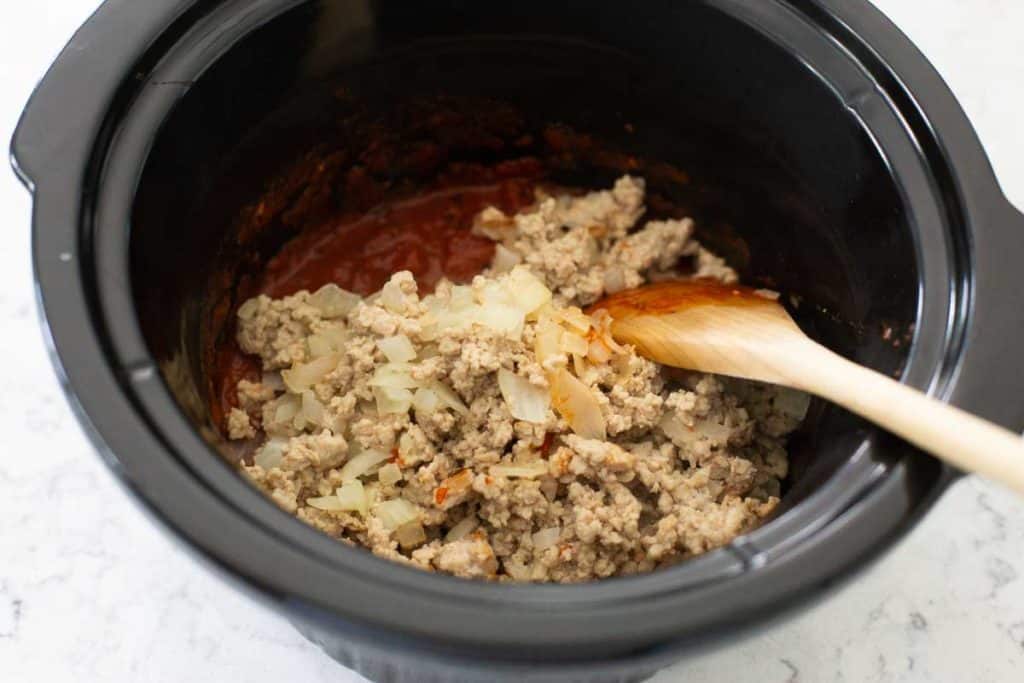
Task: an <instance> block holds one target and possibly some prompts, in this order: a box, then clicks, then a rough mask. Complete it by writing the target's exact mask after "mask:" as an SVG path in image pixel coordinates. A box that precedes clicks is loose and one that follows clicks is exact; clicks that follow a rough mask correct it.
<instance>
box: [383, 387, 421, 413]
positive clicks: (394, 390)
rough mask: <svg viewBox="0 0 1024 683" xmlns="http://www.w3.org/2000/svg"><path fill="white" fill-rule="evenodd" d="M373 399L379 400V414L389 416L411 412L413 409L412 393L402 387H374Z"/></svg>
mask: <svg viewBox="0 0 1024 683" xmlns="http://www.w3.org/2000/svg"><path fill="white" fill-rule="evenodd" d="M373 397H374V398H375V399H377V413H378V414H380V415H389V414H392V413H395V414H402V413H407V412H409V408H411V407H412V392H411V391H409V390H408V389H402V388H400V387H374V388H373Z"/></svg>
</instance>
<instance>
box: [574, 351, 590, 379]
mask: <svg viewBox="0 0 1024 683" xmlns="http://www.w3.org/2000/svg"><path fill="white" fill-rule="evenodd" d="M572 369H573V370H574V371H575V372H576V376H577V377H583V376H584V375H585V374H586V372H587V364H586V362H584V360H583V356H581V355H580V354H578V353H574V354H572Z"/></svg>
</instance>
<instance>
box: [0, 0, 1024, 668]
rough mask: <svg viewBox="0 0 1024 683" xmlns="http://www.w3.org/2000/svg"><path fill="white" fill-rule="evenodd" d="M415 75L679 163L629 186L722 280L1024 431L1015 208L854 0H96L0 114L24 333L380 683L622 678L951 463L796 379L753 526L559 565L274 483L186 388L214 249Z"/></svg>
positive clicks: (693, 636)
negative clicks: (812, 405)
mask: <svg viewBox="0 0 1024 683" xmlns="http://www.w3.org/2000/svg"><path fill="white" fill-rule="evenodd" d="M416 96H423V97H434V96H444V97H450V98H453V99H450V100H447V101H449V102H456V103H458V102H461V101H463V100H460V99H459V98H468V99H466V100H465V101H480V100H481V99H483V100H485V101H500V102H502V103H505V105H508V106H509V107H512V108H514V110H515V111H516V112H518V114H516V116H518V117H520V118H517V119H516V121H518V123H516V125H520V126H523V127H529V126H530V125H534V123H536V124H537V125H544V124H545V123H552V122H554V123H557V124H558V125H560V126H566V127H569V128H571V129H572V130H574V131H583V132H584V133H585V134H586V135H589V136H592V139H600V140H602V141H603V142H602V144H607V145H608V146H609V148H612V149H615V150H619V151H621V152H622V153H623V154H626V155H632V156H631V157H630V158H634V157H635V158H642V159H648V160H659V161H662V162H665V163H666V164H671V168H673V169H678V170H680V171H681V173H668V174H662V176H658V174H656V173H653V172H652V178H651V179H649V182H650V183H651V185H652V188H653V189H655V190H657V191H658V192H660V193H661V194H662V195H664V196H666V197H669V198H670V199H673V200H674V201H676V202H677V204H679V205H682V206H685V207H687V209H688V210H689V211H690V212H691V213H693V214H694V215H695V216H696V218H697V219H698V220H699V222H700V224H701V225H702V226H703V228H704V232H703V238H704V239H706V240H708V241H709V242H711V243H716V240H717V241H718V242H720V243H721V245H722V248H723V249H727V248H728V245H729V244H732V245H736V244H740V245H741V247H742V248H741V249H739V250H738V251H737V252H736V253H737V254H738V256H736V258H738V260H739V265H740V266H741V267H742V269H743V271H744V275H745V277H747V278H748V279H750V280H751V281H754V282H765V283H768V284H771V285H773V286H776V287H778V288H780V289H782V290H783V291H784V292H786V293H787V295H790V299H791V301H793V302H798V303H799V307H798V311H799V314H800V315H801V316H802V321H803V322H804V323H805V324H806V325H807V326H808V329H809V330H811V331H812V334H814V335H815V336H817V337H818V338H819V339H821V340H823V341H824V342H825V343H827V344H828V345H830V346H832V347H833V348H835V349H837V350H838V351H840V352H842V353H843V354H845V355H847V356H849V357H852V358H854V359H855V360H857V361H858V362H860V363H863V364H865V365H868V366H871V367H875V368H877V369H880V370H883V371H886V372H891V373H894V374H898V375H899V376H901V377H902V380H903V381H904V382H907V383H908V384H911V385H913V386H916V387H919V388H921V389H923V390H926V391H929V392H931V393H932V394H934V395H937V396H939V397H942V398H943V399H945V400H948V401H950V402H951V403H955V404H957V405H959V406H961V407H963V408H966V409H967V410H970V411H972V412H975V413H978V414H979V415H982V416H984V417H986V418H988V419H991V420H993V421H995V422H998V423H1000V424H1003V425H1005V426H1007V427H1010V428H1014V429H1018V430H1019V429H1020V428H1021V427H1022V426H1024V401H1021V400H1020V395H1021V392H1020V389H1021V386H1022V384H1024V381H1022V376H1024V355H1022V354H1021V353H1020V349H1021V348H1022V345H1024V313H1022V311H1024V309H1022V307H1021V303H1020V298H1021V294H1022V285H1024V269H1022V267H1021V264H1024V218H1022V217H1021V215H1020V214H1019V213H1018V212H1017V211H1016V210H1015V209H1013V208H1012V207H1011V206H1010V204H1009V203H1008V202H1007V201H1006V199H1005V198H1004V197H1003V195H1002V194H1001V192H1000V191H999V188H998V186H997V184H996V182H995V179H994V177H993V174H992V170H991V168H990V166H989V163H988V161H987V159H986V158H985V155H984V153H983V151H982V148H981V146H980V144H979V142H978V140H977V138H976V136H975V134H974V132H973V130H972V129H971V126H970V124H969V123H968V121H967V120H966V118H965V116H964V114H963V112H962V111H961V109H960V107H959V106H958V105H957V103H956V101H955V100H954V98H953V96H952V95H951V93H950V92H949V90H948V89H947V88H946V86H945V85H944V84H943V83H942V81H941V80H940V78H939V77H938V75H937V74H936V73H935V71H934V70H933V69H932V68H931V67H930V66H929V65H928V63H927V62H926V61H925V60H924V58H923V57H922V56H921V55H920V54H919V53H918V52H917V50H916V49H915V48H914V47H913V46H912V45H911V44H910V43H909V42H908V41H907V39H906V38H905V37H904V36H903V35H901V34H900V33H899V32H898V31H897V30H896V29H895V28H894V27H893V26H892V25H891V24H890V23H889V22H888V21H887V20H886V19H885V18H884V17H883V16H882V15H881V14H880V13H879V12H878V11H876V10H875V9H874V8H872V7H871V6H870V5H869V4H868V3H867V2H864V1H863V0H843V1H840V0H802V1H801V0H792V1H789V2H784V1H782V0H759V1H758V2H747V1H744V0H706V1H704V2H680V1H677V0H671V1H670V0H651V1H649V2H642V3H636V2H635V3H622V2H564V3H550V2H533V1H532V0H519V1H517V2H512V3H500V4H499V3H483V2H470V1H467V0H447V1H443V2H433V3H397V2H374V1H370V0H338V1H335V2H331V1H321V2H317V1H305V2H304V1H301V0H220V1H204V0H179V1H175V2H170V1H168V0H108V1H107V2H106V3H105V4H103V6H102V7H100V9H99V10H98V11H97V12H96V14H95V15H94V16H93V17H92V18H91V19H90V20H89V21H88V22H87V23H86V24H85V25H84V26H83V27H82V28H81V30H80V31H79V32H78V33H77V34H76V35H75V37H74V38H73V39H72V41H71V42H70V43H69V45H68V46H67V48H66V49H65V50H64V51H63V52H62V53H61V55H60V56H59V57H58V59H57V61H56V62H55V63H54V65H53V67H52V68H51V69H50V71H49V73H48V74H47V75H46V77H45V79H44V80H43V81H42V83H41V84H40V86H39V87H38V89H37V90H36V92H35V94H34V95H33V96H32V99H31V101H30V102H29V104H28V106H27V107H26V110H25V113H24V115H23V118H22V120H21V123H20V125H19V127H18V130H17V132H16V133H15V136H14V141H13V149H12V156H13V163H14V165H15V168H16V170H17V172H18V174H19V176H20V177H21V179H22V180H23V181H24V183H25V184H26V186H27V187H28V188H29V189H30V190H31V192H32V194H33V198H34V214H33V237H34V239H33V257H34V260H35V273H36V278H37V283H38V291H39V297H40V301H41V307H42V310H43V314H44V317H45V330H46V334H47V340H46V341H47V344H48V345H49V346H50V348H51V350H52V352H53V359H54V363H55V366H56V368H57V371H58V373H59V375H60V378H61V381H62V382H63V383H64V386H65V387H66V390H67V394H68V397H69V400H70V402H71V404H72V405H73V407H74V409H75V412H76V413H77V415H78V417H79V419H80V420H81V422H82V424H83V425H84V427H85V429H86V431H87V432H88V433H89V435H90V437H91V438H92V439H93V441H94V443H95V444H96V447H97V449H98V450H99V452H100V453H101V454H102V456H103V457H104V458H105V460H106V462H107V463H108V464H109V466H110V467H111V468H112V469H113V470H114V471H115V472H116V473H117V474H118V476H119V477H120V479H121V480H122V481H123V482H124V484H125V485H126V486H127V487H128V488H129V489H130V490H131V491H132V492H133V493H134V494H135V495H136V497H137V499H138V500H139V501H140V502H141V503H142V506H143V507H144V508H145V509H146V510H148V511H149V512H150V513H151V514H152V516H153V517H155V518H156V519H157V520H159V522H160V524H161V525H162V526H163V527H164V528H166V529H169V530H170V531H171V532H172V533H173V534H175V535H176V536H177V537H178V538H180V539H182V540H183V541H185V543H186V544H187V545H188V546H189V547H191V548H192V549H194V551H195V554H196V556H197V557H198V558H201V559H202V560H203V561H204V562H205V563H206V564H207V565H208V566H210V567H213V568H216V569H217V570H218V571H219V572H220V573H221V574H222V575H224V576H227V577H230V578H231V579H232V580H233V582H234V583H235V585H237V586H240V587H244V588H245V589H247V590H248V591H249V592H250V593H252V594H253V595H256V596H259V597H261V598H262V599H263V600H264V601H265V602H266V603H267V604H269V605H270V606H272V608H273V609H275V610H277V611H279V612H281V613H282V614H284V615H286V616H287V618H289V619H290V620H291V621H292V622H293V623H295V625H296V626H297V627H298V628H299V629H300V630H301V631H302V632H303V633H304V634H305V635H306V636H308V637H309V638H310V639H311V640H313V641H314V642H316V643H318V644H319V645H320V646H321V647H323V648H324V650H325V651H326V652H328V653H329V654H330V655H331V656H333V657H335V658H337V659H338V660H339V661H341V662H342V663H344V664H345V665H347V666H350V667H352V668H354V669H357V670H359V671H361V672H363V673H365V674H366V675H368V676H369V677H370V678H372V679H375V680H378V681H385V680H506V679H509V680H511V679H514V678H515V679H525V680H574V679H578V680H603V681H618V680H632V679H638V678H643V677H644V676H646V675H649V674H650V673H651V672H653V671H654V670H656V669H657V668H659V667H662V666H664V665H666V664H668V663H670V662H672V661H673V660H675V659H678V658H679V657H681V656H684V654H685V652H686V651H687V650H692V649H693V648H703V647H710V646H712V645H713V644H715V643H720V642H723V641H724V640H725V639H726V637H734V636H735V635H736V634H740V633H742V632H744V631H747V630H749V628H750V627H752V626H759V627H765V626H766V625H768V624H769V623H771V621H772V620H773V618H776V617H779V616H782V615H787V614H790V613H792V611H793V610H794V608H797V607H799V606H801V605H806V604H807V603H808V602H809V601H811V600H813V599H816V598H820V597H822V596H823V595H824V594H825V593H826V592H828V590H829V589H830V588H831V587H833V586H835V585H837V584H838V583H839V582H841V581H842V580H843V579H845V578H847V577H850V576H851V575H853V574H854V573H855V570H857V569H858V568H861V567H863V566H864V564H865V563H866V562H868V561H870V560H871V559H872V558H875V557H877V556H878V555H879V553H880V552H881V551H883V550H884V549H885V548H887V547H889V546H890V545H891V544H892V543H893V542H894V541H895V540H896V539H897V538H898V537H899V536H900V535H901V534H902V533H904V532H905V531H906V530H907V529H908V528H909V527H910V526H911V525H912V524H913V523H914V522H915V520H916V519H918V518H919V517H920V515H921V514H922V513H923V512H924V511H925V510H926V509H927V508H928V507H929V505H930V504H931V503H932V502H933V501H934V500H935V499H936V497H937V496H938V495H939V494H940V493H941V492H942V490H944V488H945V487H946V485H947V484H948V483H949V482H950V481H951V480H952V479H954V478H955V476H956V473H955V472H952V471H950V470H948V469H946V468H944V467H942V466H941V465H940V464H939V463H937V462H935V461H934V460H932V459H930V458H928V457H926V456H923V455H922V454H920V453H917V452H915V451H914V450H913V449H912V448H910V447H908V446H907V445H906V444H904V443H902V442H900V441H898V440H896V439H894V438H892V437H889V436H887V435H885V434H884V433H881V432H880V431H878V430H876V429H874V428H872V427H870V426H868V425H865V424H864V423H862V422H860V421H858V420H856V419H854V418H852V417H851V416H849V415H847V414H845V413H843V412H842V411H840V410H838V409H834V408H830V407H827V406H819V407H818V409H817V410H816V411H815V415H814V416H813V419H812V420H811V423H810V424H809V425H808V427H807V428H806V429H805V430H804V432H803V434H802V435H801V436H800V437H799V439H798V440H797V442H796V443H794V446H793V452H794V467H793V472H792V474H791V476H790V478H789V481H788V482H787V484H786V486H787V489H786V492H785V495H784V499H783V504H782V506H781V507H782V509H781V510H780V512H779V514H778V515H777V516H776V517H775V518H774V519H773V520H772V521H771V522H769V523H768V524H767V525H765V526H764V527H762V528H760V529H758V530H757V531H755V532H753V533H750V534H748V535H746V536H744V537H742V538H739V539H737V540H736V541H735V542H734V543H732V544H731V545H730V546H728V547H726V548H723V549H720V550H717V551H714V552H710V553H708V554H706V555H705V556H702V557H700V558H698V559H695V560H692V561H689V562H686V563H683V564H680V565H678V566H676V567H674V568H671V569H668V570H663V571H659V572H656V573H653V574H651V575H647V576H639V577H631V578H621V579H613V580H606V581H601V582H596V583H591V584H586V585H570V586H532V585H495V584H490V583H477V582H468V581H464V580H460V579H455V578H451V577H447V576H437V575H431V574H427V573H421V572H418V571H415V570H412V569H408V568H406V567H403V566H398V565H394V564H390V563H388V562H385V561H383V560H380V559H377V558H375V557H373V556H371V555H369V554H368V553H365V552H363V551H360V550H356V549H352V548H349V547H346V546H343V545H341V544H339V543H336V542H334V541H332V540H331V539H329V538H327V537H326V536H322V535H320V534H319V533H317V532H315V531H314V530H312V529H310V528H307V527H306V526H304V525H303V524H301V523H300V522H298V521H296V520H294V519H292V518H291V517H289V516H288V515H286V514H284V513H283V512H281V511H279V510H278V509H277V508H275V507H274V506H273V505H272V504H271V503H269V502H268V501H266V500H265V499H264V498H263V497H262V496H261V495H260V494H259V493H257V492H256V491H255V490H254V489H252V488H250V487H249V486H248V485H247V484H246V483H245V482H243V481H242V480H241V479H240V478H239V477H237V476H236V475H235V473H234V472H233V470H232V469H231V468H230V467H229V466H228V465H226V464H225V462H224V461H223V460H222V459H221V458H219V457H218V456H217V449H218V447H219V446H220V444H219V437H218V436H217V434H216V430H213V429H211V427H210V424H209V420H208V418H207V417H206V416H207V415H208V410H207V409H208V406H207V405H206V403H205V401H206V399H204V398H203V397H204V396H205V394H204V392H203V391H202V389H201V387H202V386H204V382H205V381H206V379H205V378H204V372H205V366H204V364H203V360H202V348H201V344H202V335H203V330H202V320H203V318H204V315H207V314H208V313H209V308H210V299H211V297H212V296H214V294H217V296H219V295H221V294H223V292H220V293H219V294H218V293H217V291H218V290H217V288H218V285H216V284H215V281H216V277H217V275H218V273H220V274H223V273H224V272H229V273H235V274H237V273H238V272H239V268H240V265H239V264H242V263H244V262H243V261H241V260H239V257H238V256H237V254H236V255H234V256H232V252H231V250H230V248H228V247H227V246H225V245H229V244H230V243H231V241H232V239H233V236H232V235H230V234H229V232H230V230H231V229H232V225H235V224H234V223H233V222H232V216H234V215H235V214H237V212H238V211H239V210H240V209H241V207H242V206H243V205H244V204H245V202H249V201H252V200H253V198H254V197H257V196H259V193H260V192H262V191H263V190H265V189H266V186H267V183H268V181H269V180H270V179H271V177H272V176H273V173H274V172H275V169H279V168H280V164H282V163H285V162H287V161H288V160H289V159H294V158H296V155H297V154H300V153H301V152H302V150H303V148H304V147H306V148H312V147H313V146H314V145H315V144H317V141H318V140H319V141H322V140H323V139H326V138H328V137H330V136H331V135H334V134H335V133H336V132H337V131H336V128H332V126H336V125H337V121H338V120H339V116H342V115H343V114H344V112H343V111H341V110H342V109H344V108H345V107H351V106H355V105H353V102H356V103H359V104H358V106H359V107H360V108H361V109H360V111H361V112H362V115H364V116H369V118H370V119H371V120H379V121H384V122H387V121H392V120H393V119H391V118H388V117H389V116H390V115H389V114H388V113H387V110H388V107H389V105H390V104H392V103H394V102H398V101H404V100H407V99H408V98H410V97H416ZM505 105H502V106H505ZM456 108H458V107H457V106H456ZM378 115H379V118H378V119H374V117H375V116H378ZM468 116H469V118H468V119H467V120H471V119H472V116H471V115H468ZM395 125H398V124H395ZM506 151H507V150H505V148H504V147H502V145H500V144H497V145H495V146H494V147H493V149H491V150H490V152H489V154H490V155H491V160H492V161H494V160H497V159H498V158H499V157H501V156H502V154H504V153H505V152H506ZM466 153H467V154H470V155H472V154H475V152H473V151H472V150H470V151H469V152H466ZM353 163H354V162H353ZM647 168H654V167H647ZM566 172H567V173H570V174H571V173H576V172H586V173H590V174H591V176H592V177H593V178H595V179H598V180H601V181H602V182H604V181H608V180H610V178H611V177H614V176H613V174H612V169H609V168H602V167H601V165H600V164H599V163H596V162H595V165H594V167H593V168H589V169H586V168H581V167H580V168H575V169H574V170H571V172H570V171H566ZM658 178H661V180H659V179H658ZM666 178H667V179H666ZM299 189H300V190H301V188H299ZM272 232H273V231H272ZM723 235H724V236H725V237H728V239H725V238H724V237H723ZM281 239H284V237H283V236H281V235H277V236H276V237H274V238H272V239H269V241H266V240H264V243H262V245H261V246H260V247H259V250H262V251H260V252H259V254H257V259H258V258H263V257H265V256H266V255H267V253H269V252H270V251H272V249H273V248H274V246H275V244H279V243H280V240H281ZM275 240H277V241H276V242H275ZM259 250H258V251H259ZM734 251H735V250H734ZM232 258H234V259H235V260H234V261H232V260H231V259H232ZM231 268H234V269H235V270H231Z"/></svg>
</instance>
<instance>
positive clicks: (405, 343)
mask: <svg viewBox="0 0 1024 683" xmlns="http://www.w3.org/2000/svg"><path fill="white" fill-rule="evenodd" d="M377 348H379V349H380V350H381V353H383V354H384V355H385V356H387V359H388V361H390V362H392V363H407V362H409V361H411V360H413V359H414V358H416V349H414V348H413V346H412V342H411V341H409V338H408V337H406V336H405V335H404V334H398V335H395V336H394V337H385V338H383V339H380V340H378V341H377Z"/></svg>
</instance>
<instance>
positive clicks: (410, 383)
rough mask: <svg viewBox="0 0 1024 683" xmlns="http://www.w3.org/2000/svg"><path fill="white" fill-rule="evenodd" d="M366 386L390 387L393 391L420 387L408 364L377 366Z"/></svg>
mask: <svg viewBox="0 0 1024 683" xmlns="http://www.w3.org/2000/svg"><path fill="white" fill-rule="evenodd" d="M368 384H369V385H370V386H371V387H390V388H393V389H415V388H416V387H418V386H419V385H420V383H419V382H417V381H416V380H415V379H413V376H412V366H411V365H409V364H408V363H384V364H383V365H378V366H377V369H376V370H374V372H373V377H371V378H370V381H369V382H368Z"/></svg>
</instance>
